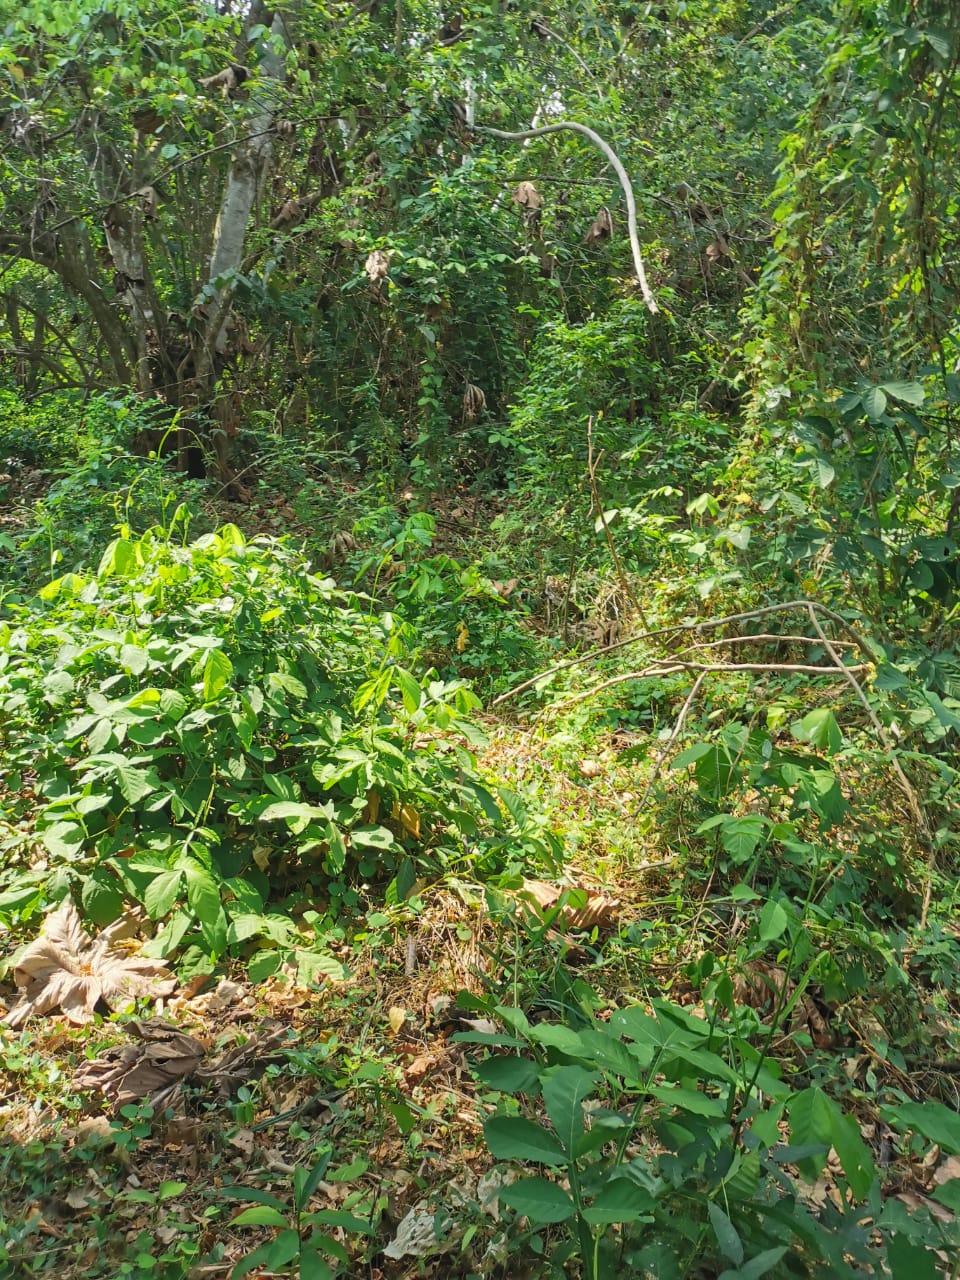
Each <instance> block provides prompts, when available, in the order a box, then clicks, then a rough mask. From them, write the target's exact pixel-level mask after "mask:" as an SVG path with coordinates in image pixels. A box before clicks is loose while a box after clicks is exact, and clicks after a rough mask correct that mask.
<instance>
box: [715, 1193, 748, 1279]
mask: <svg viewBox="0 0 960 1280" xmlns="http://www.w3.org/2000/svg"><path fill="white" fill-rule="evenodd" d="M707 1212H708V1213H709V1215H710V1225H711V1226H712V1227H713V1234H714V1235H715V1236H716V1237H717V1244H718V1245H719V1246H720V1252H721V1253H722V1254H723V1256H724V1257H725V1258H729V1259H730V1261H731V1262H732V1263H733V1265H734V1266H735V1267H739V1266H740V1264H741V1263H742V1262H743V1241H742V1240H741V1239H740V1237H739V1235H738V1234H737V1230H736V1228H735V1227H734V1225H733V1223H732V1222H731V1221H730V1219H729V1218H728V1217H727V1215H726V1214H725V1213H724V1211H723V1210H722V1209H721V1208H720V1206H719V1205H718V1204H717V1203H716V1201H714V1200H708V1201H707Z"/></svg>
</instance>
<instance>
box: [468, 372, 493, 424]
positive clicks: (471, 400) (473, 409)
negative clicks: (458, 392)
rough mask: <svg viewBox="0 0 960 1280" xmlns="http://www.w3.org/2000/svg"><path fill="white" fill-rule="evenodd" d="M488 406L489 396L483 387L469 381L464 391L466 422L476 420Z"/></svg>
mask: <svg viewBox="0 0 960 1280" xmlns="http://www.w3.org/2000/svg"><path fill="white" fill-rule="evenodd" d="M486 407H487V397H486V396H485V395H484V394H483V391H482V390H481V388H480V387H478V386H475V385H474V383H472V382H468V383H467V385H466V390H465V391H464V393H463V420H464V422H476V420H477V418H479V416H480V414H481V413H482V412H483V411H484V409H485V408H486Z"/></svg>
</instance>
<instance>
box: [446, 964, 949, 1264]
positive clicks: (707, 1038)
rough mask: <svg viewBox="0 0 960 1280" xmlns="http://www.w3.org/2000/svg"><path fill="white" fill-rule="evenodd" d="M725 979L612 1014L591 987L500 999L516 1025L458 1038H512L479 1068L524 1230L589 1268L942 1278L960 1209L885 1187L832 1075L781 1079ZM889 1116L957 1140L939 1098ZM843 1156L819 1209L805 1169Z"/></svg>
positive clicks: (505, 1194)
mask: <svg viewBox="0 0 960 1280" xmlns="http://www.w3.org/2000/svg"><path fill="white" fill-rule="evenodd" d="M727 985H728V991H727V994H726V997H725V998H721V999H720V1000H718V1001H717V1003H716V1004H715V1005H713V1006H712V1007H711V1006H708V1008H707V1010H706V1013H707V1016H705V1017H695V1016H693V1015H692V1014H691V1013H690V1012H688V1011H687V1010H685V1009H683V1008H682V1007H680V1006H679V1005H677V1004H675V1003H673V1002H671V1001H669V1000H664V999H657V1000H654V1001H653V1002H652V1005H651V1006H650V1007H649V1008H648V1009H646V1008H640V1007H638V1006H626V1007H623V1008H619V1009H615V1010H614V1011H613V1012H612V1013H610V1014H609V1017H608V1019H605V1020H601V1019H600V1018H598V1017H597V1016H596V1015H595V1014H593V1013H592V1012H591V1011H590V1009H589V1006H590V1005H591V1004H592V1005H593V1007H594V1008H595V1007H598V1006H599V1005H600V1004H601V1003H602V1001H601V1000H600V999H599V997H597V996H596V994H595V993H593V992H589V993H588V994H587V995H586V998H585V1000H584V1002H583V1004H584V1008H583V1009H582V1010H581V1013H580V1015H579V1016H573V1017H570V1018H569V1019H568V1020H567V1021H566V1022H564V1023H557V1022H537V1023H531V1021H530V1020H529V1019H528V1018H527V1017H526V1015H525V1014H524V1013H523V1011H522V1010H521V1009H518V1008H514V1007H509V1006H503V1005H500V1006H497V1007H496V1008H495V1009H493V1010H492V1012H494V1013H495V1014H496V1016H497V1017H498V1018H499V1019H500V1020H501V1022H502V1023H504V1024H505V1026H506V1032H505V1033H504V1034H500V1035H497V1034H491V1033H489V1032H486V1033H477V1034H474V1033H464V1034H460V1035H458V1036H457V1039H460V1040H465V1041H468V1042H469V1041H473V1042H479V1043H482V1044H485V1045H488V1046H495V1047H499V1048H500V1049H501V1050H503V1051H504V1052H502V1053H498V1054H495V1055H492V1056H489V1057H487V1058H486V1059H485V1060H483V1061H481V1062H479V1063H478V1065H477V1066H476V1068H475V1070H476V1074H477V1075H478V1077H479V1079H480V1081H481V1083H482V1084H483V1085H485V1086H486V1087H487V1088H488V1089H490V1090H492V1091H494V1092H495V1093H497V1094H499V1095H500V1097H499V1106H498V1110H497V1114H495V1115H494V1116H492V1117H490V1118H489V1119H488V1120H487V1121H486V1123H485V1124H484V1135H485V1138H486V1142H487V1146H488V1147H489V1149H490V1151H491V1153H492V1154H493V1155H494V1156H495V1157H496V1158H497V1159H499V1160H504V1161H510V1162H511V1163H512V1164H514V1165H520V1166H521V1170H522V1172H523V1176H520V1177H515V1176H514V1177H511V1176H510V1175H509V1174H507V1175H506V1176H503V1177H502V1180H501V1182H500V1190H499V1193H498V1199H499V1203H500V1206H501V1208H502V1207H503V1206H506V1209H507V1213H506V1214H505V1219H506V1224H507V1231H508V1233H509V1234H510V1236H511V1237H512V1238H513V1240H514V1241H515V1242H516V1243H517V1244H519V1245H522V1246H526V1248H527V1249H528V1250H531V1251H535V1252H537V1253H542V1252H543V1250H544V1240H543V1236H542V1235H541V1234H539V1233H542V1232H550V1233H551V1234H552V1235H553V1238H554V1241H555V1243H554V1247H553V1250H552V1253H551V1261H552V1263H553V1267H554V1270H552V1271H551V1272H550V1273H549V1274H554V1275H560V1274H570V1273H569V1271H568V1270H566V1267H569V1265H570V1263H571V1260H572V1259H574V1258H576V1259H577V1260H578V1262H579V1267H580V1269H579V1270H578V1272H577V1274H580V1275H582V1276H583V1277H585V1278H586V1280H601V1277H608V1276H620V1275H631V1276H638V1277H657V1280H669V1278H673V1277H675V1278H676V1280H681V1278H682V1277H686V1276H691V1275H716V1276H720V1277H721V1280H736V1278H737V1277H740V1278H741V1280H743V1278H746V1277H760V1276H764V1275H768V1276H771V1277H784V1278H786V1277H790V1276H822V1277H841V1276H849V1277H853V1276H856V1275H861V1274H864V1272H865V1271H868V1272H869V1273H870V1274H878V1273H880V1272H881V1271H883V1270H884V1269H885V1264H886V1267H889V1268H890V1273H891V1274H893V1275H898V1274H901V1268H902V1267H903V1268H905V1267H906V1266H907V1265H908V1264H909V1266H910V1268H911V1269H912V1270H913V1273H914V1274H917V1275H931V1276H932V1275H933V1274H934V1273H935V1270H936V1266H935V1262H934V1251H936V1250H942V1251H943V1253H942V1254H941V1256H945V1255H950V1256H952V1257H956V1256H957V1250H958V1248H960V1234H958V1230H957V1224H956V1222H955V1221H954V1219H953V1215H952V1214H949V1213H947V1214H940V1213H939V1209H933V1212H931V1211H930V1210H929V1209H928V1208H927V1207H924V1208H923V1209H918V1210H917V1212H916V1213H911V1214H907V1213H905V1212H904V1211H903V1206H902V1205H901V1204H900V1203H899V1202H898V1200H897V1198H896V1197H892V1198H891V1199H890V1200H888V1201H886V1203H884V1202H883V1200H882V1197H881V1176H880V1175H879V1174H878V1172H877V1169H876V1167H875V1165H874V1161H873V1157H872V1155H871V1152H870V1150H869V1148H868V1147H867V1145H866V1143H865V1142H864V1140H863V1138H862V1136H861V1132H860V1126H859V1125H858V1123H857V1121H856V1119H855V1118H854V1117H853V1116H852V1115H850V1114H849V1113H848V1112H847V1111H845V1110H844V1109H843V1108H842V1107H841V1106H840V1104H839V1103H838V1102H837V1101H836V1100H835V1099H834V1098H833V1097H832V1096H830V1094H829V1093H828V1092H827V1091H826V1090H825V1089H823V1088H820V1087H817V1086H816V1085H810V1086H806V1085H805V1082H804V1081H797V1082H795V1084H796V1087H794V1086H793V1085H791V1083H789V1082H788V1081H786V1080H784V1079H783V1077H782V1073H781V1068H780V1066H779V1065H778V1064H777V1063H776V1062H774V1061H773V1060H772V1059H770V1058H767V1057H766V1056H765V1053H764V1051H763V1050H758V1048H757V1046H756V1045H755V1044H754V1043H753V1037H752V1036H750V1035H749V1034H744V1032H743V1030H742V1029H741V1027H740V1025H739V1024H738V1020H737V1012H738V1010H737V1007H736V1006H735V1005H734V1003H733V1001H732V999H731V997H730V992H729V978H728V979H727ZM774 1029H775V1028H774ZM765 1034H766V1037H767V1041H768V1043H767V1045H765V1046H764V1049H766V1048H767V1047H768V1046H769V1042H770V1041H772V1037H773V1031H771V1030H766V1032H765ZM883 1114H884V1118H885V1120H886V1121H887V1123H888V1124H890V1125H891V1126H893V1127H895V1128H896V1129H897V1130H899V1131H900V1132H901V1133H904V1132H907V1131H910V1130H913V1131H914V1132H916V1133H917V1134H918V1135H920V1136H921V1139H922V1138H926V1139H928V1140H929V1141H934V1140H936V1138H937V1137H940V1140H941V1141H942V1143H943V1147H944V1149H945V1150H951V1151H955V1150H958V1149H960V1126H958V1125H957V1123H956V1117H955V1116H954V1115H953V1114H952V1113H951V1111H950V1110H949V1109H948V1108H947V1107H944V1106H942V1105H941V1104H939V1103H929V1104H925V1105H918V1104H915V1103H909V1102H905V1101H897V1102H896V1103H894V1104H893V1105H890V1106H887V1107H885V1108H884V1112H883ZM831 1156H832V1158H833V1176H834V1178H835V1180H836V1182H837V1184H838V1189H839V1191H840V1195H839V1196H838V1198H837V1201H836V1203H835V1202H834V1201H833V1200H831V1198H830V1197H829V1196H827V1197H824V1198H823V1199H824V1202H823V1204H822V1205H821V1206H820V1207H817V1204H816V1202H815V1201H814V1200H813V1198H812V1197H811V1195H810V1194H809V1192H808V1191H806V1190H805V1189H804V1186H803V1184H804V1183H807V1184H811V1183H815V1182H816V1181H817V1179H818V1178H821V1177H822V1175H823V1173H824V1170H825V1168H826V1166H827V1161H828V1158H830V1157H831ZM531 1165H532V1166H537V1167H538V1168H537V1169H536V1171H535V1172H531V1171H530V1166H531ZM838 1169H842V1172H839V1173H838V1172H837V1170H838ZM550 1174H553V1175H554V1176H547V1175H550ZM958 1189H960V1182H958V1181H956V1180H955V1181H952V1182H948V1183H947V1184H946V1185H944V1186H943V1187H941V1188H939V1189H938V1190H937V1191H936V1192H935V1195H934V1198H935V1199H936V1200H938V1201H940V1203H941V1205H947V1206H954V1205H955V1204H956V1203H957V1192H958ZM858 1206H862V1207H858ZM931 1208H933V1207H932V1206H931ZM558 1232H561V1233H562V1235H561V1236H560V1239H559V1240H558V1239H557V1233H558ZM903 1274H906V1272H905V1270H904V1271H903Z"/></svg>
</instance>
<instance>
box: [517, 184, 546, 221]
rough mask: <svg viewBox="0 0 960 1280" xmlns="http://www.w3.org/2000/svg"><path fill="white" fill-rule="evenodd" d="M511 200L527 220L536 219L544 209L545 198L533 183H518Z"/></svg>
mask: <svg viewBox="0 0 960 1280" xmlns="http://www.w3.org/2000/svg"><path fill="white" fill-rule="evenodd" d="M511 199H512V200H513V203H514V204H515V205H516V206H517V208H518V209H519V210H520V211H521V213H522V214H523V216H524V217H525V218H527V219H533V218H534V217H536V215H537V214H538V213H539V212H540V210H541V209H542V208H543V196H542V195H541V194H540V192H539V191H538V190H537V188H536V187H535V186H534V185H533V183H532V182H520V183H518V184H517V186H516V188H515V189H514V192H513V195H512V196H511Z"/></svg>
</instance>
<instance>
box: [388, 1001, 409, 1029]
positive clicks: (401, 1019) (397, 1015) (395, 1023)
mask: <svg viewBox="0 0 960 1280" xmlns="http://www.w3.org/2000/svg"><path fill="white" fill-rule="evenodd" d="M406 1020H407V1011H406V1009H404V1008H403V1007H402V1006H401V1005H398V1004H394V1005H391V1006H390V1008H389V1009H388V1010H387V1022H388V1023H389V1024H390V1030H391V1031H392V1032H393V1034H394V1035H395V1036H396V1035H399V1034H400V1028H401V1027H402V1026H403V1024H404V1023H405V1022H406Z"/></svg>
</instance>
